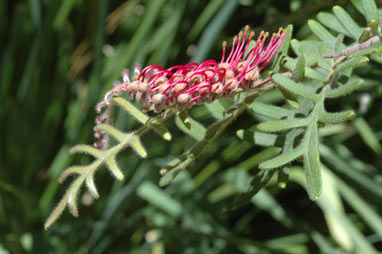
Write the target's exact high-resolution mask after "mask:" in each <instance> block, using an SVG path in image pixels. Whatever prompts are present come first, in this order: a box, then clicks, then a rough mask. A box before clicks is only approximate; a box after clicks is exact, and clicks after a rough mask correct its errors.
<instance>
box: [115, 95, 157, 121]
mask: <svg viewBox="0 0 382 254" xmlns="http://www.w3.org/2000/svg"><path fill="white" fill-rule="evenodd" d="M113 101H115V102H116V103H117V104H118V105H119V106H121V107H122V108H123V109H125V110H126V111H127V112H128V113H129V114H130V115H132V116H133V117H134V118H135V119H137V120H138V121H139V122H140V123H142V124H146V123H147V121H148V120H149V119H150V118H149V117H148V116H147V115H146V114H144V113H142V112H141V111H140V110H139V109H137V108H136V107H134V105H133V104H131V103H130V102H128V101H127V100H125V99H123V98H121V97H114V98H113Z"/></svg>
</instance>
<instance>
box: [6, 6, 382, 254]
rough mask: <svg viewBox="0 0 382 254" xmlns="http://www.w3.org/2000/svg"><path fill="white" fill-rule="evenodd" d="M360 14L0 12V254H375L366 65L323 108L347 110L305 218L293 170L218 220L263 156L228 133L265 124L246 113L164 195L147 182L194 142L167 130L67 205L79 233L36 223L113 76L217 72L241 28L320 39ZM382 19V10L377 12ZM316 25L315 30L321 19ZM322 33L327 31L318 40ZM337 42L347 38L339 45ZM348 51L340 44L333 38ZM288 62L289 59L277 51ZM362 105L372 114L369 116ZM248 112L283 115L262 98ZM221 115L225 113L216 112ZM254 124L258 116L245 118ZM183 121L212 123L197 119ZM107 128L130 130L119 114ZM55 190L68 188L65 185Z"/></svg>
mask: <svg viewBox="0 0 382 254" xmlns="http://www.w3.org/2000/svg"><path fill="white" fill-rule="evenodd" d="M362 2H363V1H357V0H353V1H346V0H343V1H329V0H328V1H322V0H309V1H302V0H292V1H289V0H288V1H275V0H274V1H271V0H263V1H255V0H253V1H251V0H241V1H239V0H227V1H224V0H212V1H202V0H188V1H177V0H170V1H164V0H152V1H138V0H135V1H134V0H130V1H126V2H123V1H106V0H91V1H81V0H80V1H73V0H63V1H48V0H41V1H39V0H28V1H1V2H0V36H1V40H0V50H1V51H0V61H1V62H0V103H1V104H0V105H1V107H0V123H1V125H0V133H1V135H0V141H1V142H0V156H1V157H0V253H149V252H151V253H296V254H298V253H301V254H303V253H375V252H377V250H380V251H381V250H382V219H381V213H382V207H381V206H382V205H381V203H382V202H381V200H382V175H381V173H382V171H381V170H382V147H381V140H382V117H381V116H382V115H381V114H382V111H381V107H382V103H381V101H382V100H381V98H382V86H381V80H382V68H381V61H380V58H378V56H376V57H375V59H372V61H370V62H369V63H367V64H363V65H361V66H360V68H357V69H355V70H354V72H353V75H355V76H357V77H360V78H362V79H363V80H364V81H365V82H364V85H363V86H362V89H360V90H358V91H356V92H354V93H352V94H351V95H349V96H345V97H342V98H340V99H335V100H329V101H327V102H326V108H327V109H329V110H331V111H333V112H334V111H340V110H346V109H352V110H354V111H356V117H355V118H354V119H353V120H352V121H350V122H347V123H343V124H339V125H333V126H325V128H320V131H319V136H320V154H321V161H322V168H321V170H322V174H323V194H322V197H321V198H320V199H319V200H318V201H316V202H313V201H311V200H310V199H309V197H308V195H307V194H306V191H305V190H304V188H303V186H304V185H305V182H304V181H305V180H304V178H303V175H302V170H301V167H300V166H299V163H298V162H297V163H296V164H294V166H292V167H291V168H290V172H291V175H290V181H289V182H288V183H287V185H286V187H285V188H281V187H280V184H279V183H278V182H277V179H276V178H272V179H271V180H270V182H269V183H268V185H267V187H266V188H265V189H263V190H261V191H260V192H259V193H258V194H257V195H256V196H254V197H253V198H252V199H251V200H250V202H249V203H248V204H246V205H244V206H243V207H241V208H239V209H236V210H233V211H223V208H225V207H227V206H229V205H231V204H232V203H233V202H234V200H235V197H237V196H238V195H239V194H240V193H243V192H245V191H247V189H248V187H249V179H250V176H251V175H254V174H255V173H256V172H257V170H258V169H257V165H258V164H259V163H260V162H261V161H263V160H264V159H263V158H264V156H265V157H266V156H267V155H264V152H268V153H271V152H272V151H270V150H264V149H263V148H261V147H259V146H254V145H253V144H251V143H250V142H247V141H243V140H242V139H241V138H240V137H241V136H240V135H237V133H236V131H237V130H240V129H248V128H249V127H251V126H253V125H254V124H256V123H257V122H258V121H263V120H268V119H269V118H267V117H266V116H262V115H261V114H254V113H253V112H245V113H244V114H243V115H241V116H240V117H239V118H238V119H237V120H236V122H235V123H234V124H233V125H232V126H230V127H229V128H228V130H227V131H226V132H225V133H224V134H223V135H222V136H221V137H219V139H217V140H216V141H214V142H213V143H212V144H211V145H210V146H209V147H208V150H207V151H206V153H205V154H204V155H203V156H201V157H200V158H198V159H197V160H196V161H195V162H193V163H192V164H191V166H190V167H188V169H187V170H184V171H182V173H181V174H180V175H179V176H178V177H177V178H176V179H175V180H174V182H172V183H171V184H170V185H169V186H168V187H167V188H164V189H161V188H159V187H158V181H159V177H160V175H159V169H160V168H161V167H163V166H164V165H166V163H168V162H169V161H170V160H171V159H173V158H174V157H176V156H178V155H179V154H181V153H182V152H183V151H184V150H185V149H187V148H188V147H189V146H190V145H191V144H192V143H193V142H194V141H193V140H192V139H191V138H190V137H187V136H186V135H184V134H183V133H182V132H181V131H179V130H178V129H177V128H176V127H175V124H174V123H172V122H171V121H167V122H166V125H167V126H169V127H170V131H171V133H172V136H173V140H172V141H171V142H166V141H163V140H162V139H161V138H160V137H159V136H158V135H156V134H155V133H148V134H147V135H145V136H144V137H143V140H142V141H143V143H144V144H145V147H146V148H147V150H148V154H149V156H148V158H147V159H144V160H143V159H141V158H139V157H137V155H136V154H135V153H133V152H132V151H131V150H128V149H127V150H125V151H124V152H122V153H121V154H119V156H118V162H119V165H120V167H121V168H122V169H123V172H124V174H125V180H124V181H123V182H118V181H115V180H114V179H113V177H111V176H110V174H109V173H108V172H107V171H106V170H99V171H98V172H97V174H96V184H97V187H98V190H99V192H100V194H101V197H100V199H99V200H97V201H96V202H94V203H93V201H94V200H92V198H91V197H90V195H89V194H88V193H87V192H86V191H85V192H84V193H82V195H80V197H81V198H80V199H79V200H78V203H79V204H80V217H78V218H75V219H74V218H73V217H72V216H70V215H69V213H68V212H67V211H65V212H64V215H63V216H62V218H61V219H60V220H59V221H58V222H57V223H56V224H55V225H53V226H52V227H51V228H50V229H49V230H48V231H44V230H43V223H44V220H45V219H46V217H47V216H48V214H49V212H50V210H51V209H52V208H53V207H54V205H55V204H56V203H57V202H58V201H59V200H58V197H60V196H62V195H63V193H64V191H65V187H64V186H61V185H59V183H58V181H57V179H58V176H59V175H60V173H61V172H62V171H63V170H64V169H65V168H67V167H68V166H70V165H72V164H74V163H78V164H81V163H82V164H83V163H87V162H89V160H88V158H86V156H81V155H80V156H69V148H70V147H71V146H73V145H75V144H78V143H85V144H86V143H92V142H93V137H92V135H93V125H94V118H95V112H94V105H95V103H96V102H97V101H99V100H100V99H101V98H102V96H103V94H104V92H105V91H107V90H109V89H110V88H111V87H112V83H113V82H114V81H115V80H117V79H120V71H121V70H122V69H123V68H126V67H127V68H130V69H132V68H133V66H134V64H135V63H140V64H141V65H142V66H146V65H149V64H159V65H163V66H166V67H168V66H171V65H176V64H186V63H187V62H190V61H198V62H200V61H202V60H205V59H208V58H213V59H217V60H219V59H220V54H221V47H220V45H221V42H222V41H223V40H228V41H229V40H231V39H232V36H233V35H235V34H236V33H237V32H238V31H239V30H240V29H242V28H243V27H244V26H245V25H246V24H249V25H250V26H251V27H252V28H254V29H255V31H256V32H258V31H260V30H261V29H264V30H267V31H270V32H273V31H277V29H278V27H280V26H284V27H285V26H287V25H288V24H293V25H294V33H293V38H296V39H298V40H299V41H301V40H317V37H316V36H315V35H314V34H313V33H312V31H311V29H310V27H309V26H308V23H307V21H308V20H310V19H315V20H318V21H320V22H322V23H323V24H325V22H326V21H327V16H325V15H327V13H331V12H332V8H333V6H334V5H336V4H337V5H340V6H341V7H342V8H343V9H344V10H346V11H347V13H349V14H350V16H351V17H352V18H353V19H354V20H355V21H356V22H357V23H358V24H359V25H360V26H361V27H365V26H366V23H367V22H366V21H365V18H364V17H363V15H362V14H361V13H360V11H359V9H360V7H359V6H361V5H362ZM376 4H377V7H378V8H379V15H380V16H382V14H381V7H382V2H381V1H376ZM324 12H326V14H325V13H324ZM329 28H330V29H332V30H331V31H333V34H336V33H335V31H336V30H335V27H329ZM345 35H346V34H345ZM344 42H345V43H346V44H348V43H352V42H353V41H352V40H350V39H349V38H345V41H344ZM290 54H291V55H293V54H294V53H293V51H292V50H290ZM361 98H369V99H370V102H369V103H367V104H364V103H363V102H362V103H361V102H360V100H361ZM258 101H259V102H262V103H266V104H273V105H282V104H283V101H284V98H283V97H282V95H281V93H280V92H278V91H276V90H273V91H270V92H267V93H266V94H264V95H262V96H261V97H260V98H259V100H258ZM223 103H228V102H227V101H224V100H223ZM254 111H255V112H256V110H254ZM190 114H191V115H192V117H193V118H194V119H196V120H197V121H199V122H201V123H202V124H205V125H208V124H210V123H211V121H212V120H211V119H212V117H211V114H210V113H209V112H208V111H207V110H206V108H205V107H203V106H197V107H194V108H193V109H192V110H191V111H190ZM115 126H116V127H118V128H120V129H123V130H133V129H135V128H137V127H138V126H139V124H138V123H137V122H136V121H134V120H133V119H132V118H131V117H129V116H128V115H127V114H125V113H122V112H118V114H117V115H116V119H115ZM64 184H66V185H67V183H66V182H65V183H64Z"/></svg>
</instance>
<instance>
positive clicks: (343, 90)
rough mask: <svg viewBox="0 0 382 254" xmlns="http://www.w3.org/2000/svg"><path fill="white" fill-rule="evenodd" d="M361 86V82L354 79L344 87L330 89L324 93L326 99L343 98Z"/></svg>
mask: <svg viewBox="0 0 382 254" xmlns="http://www.w3.org/2000/svg"><path fill="white" fill-rule="evenodd" d="M362 84H363V80H361V79H356V80H352V81H349V82H347V83H346V84H345V85H342V86H339V87H337V88H336V89H331V90H328V91H327V92H326V98H338V97H340V96H345V95H348V94H350V93H352V92H353V91H354V90H357V89H358V88H360V87H361V85H362Z"/></svg>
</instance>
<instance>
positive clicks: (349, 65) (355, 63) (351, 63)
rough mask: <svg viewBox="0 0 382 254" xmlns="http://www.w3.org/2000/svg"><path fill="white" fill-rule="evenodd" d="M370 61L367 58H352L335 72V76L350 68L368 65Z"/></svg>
mask: <svg viewBox="0 0 382 254" xmlns="http://www.w3.org/2000/svg"><path fill="white" fill-rule="evenodd" d="M368 61H369V58H367V57H366V56H360V57H357V58H351V59H349V60H346V61H345V62H343V63H341V64H340V65H339V66H338V68H337V69H336V70H335V71H334V72H333V74H336V73H339V72H341V71H344V70H346V69H348V68H353V67H358V66H359V65H360V64H363V63H366V62H368Z"/></svg>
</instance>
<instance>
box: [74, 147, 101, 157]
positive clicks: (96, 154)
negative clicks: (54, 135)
mask: <svg viewBox="0 0 382 254" xmlns="http://www.w3.org/2000/svg"><path fill="white" fill-rule="evenodd" d="M69 152H70V153H71V154H74V153H87V154H90V155H92V156H94V157H96V158H101V157H102V156H103V155H104V152H103V151H101V150H98V149H96V148H94V147H92V146H89V145H76V146H73V147H72V148H70V151H69Z"/></svg>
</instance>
